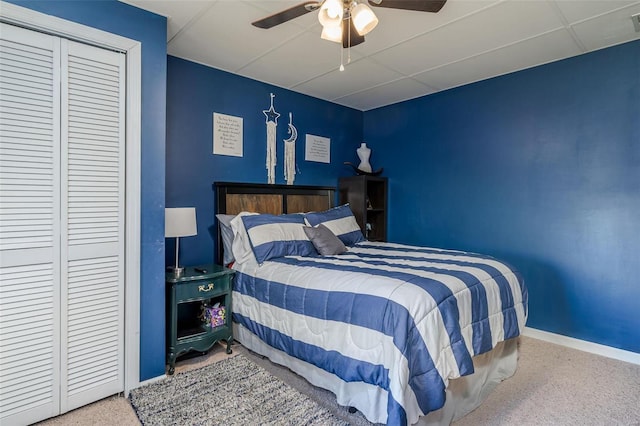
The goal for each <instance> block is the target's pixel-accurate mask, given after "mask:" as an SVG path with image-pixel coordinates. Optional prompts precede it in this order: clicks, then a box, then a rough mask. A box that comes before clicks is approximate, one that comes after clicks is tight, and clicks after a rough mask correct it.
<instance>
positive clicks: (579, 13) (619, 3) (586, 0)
mask: <svg viewBox="0 0 640 426" xmlns="http://www.w3.org/2000/svg"><path fill="white" fill-rule="evenodd" d="M555 2H556V4H557V5H558V8H560V10H561V11H562V14H563V15H564V17H565V18H566V19H567V22H568V23H569V24H573V23H576V22H579V21H583V20H585V19H589V18H593V17H595V16H599V15H602V14H605V13H608V12H612V11H615V10H617V9H620V8H622V7H625V6H629V5H632V4H634V3H640V2H638V0H607V1H594V0H555Z"/></svg>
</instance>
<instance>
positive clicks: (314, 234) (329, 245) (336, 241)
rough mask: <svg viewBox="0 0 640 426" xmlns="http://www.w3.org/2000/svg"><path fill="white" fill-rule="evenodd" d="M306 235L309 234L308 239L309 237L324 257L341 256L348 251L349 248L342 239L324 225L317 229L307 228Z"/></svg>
mask: <svg viewBox="0 0 640 426" xmlns="http://www.w3.org/2000/svg"><path fill="white" fill-rule="evenodd" d="M304 233H305V234H307V237H309V239H310V240H311V242H312V243H313V246H314V247H315V248H316V250H318V253H320V254H321V255H323V256H328V255H333V254H340V253H344V252H345V251H347V247H345V245H344V243H343V242H342V241H340V238H338V237H336V235H335V234H334V233H333V232H331V230H330V229H329V228H327V227H326V226H324V225H323V224H319V225H318V226H315V227H312V226H305V227H304Z"/></svg>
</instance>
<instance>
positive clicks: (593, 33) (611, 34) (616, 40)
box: [573, 3, 640, 51]
mask: <svg viewBox="0 0 640 426" xmlns="http://www.w3.org/2000/svg"><path fill="white" fill-rule="evenodd" d="M636 13H640V3H637V4H635V5H632V6H629V7H625V8H623V9H620V10H617V11H616V12H612V13H608V14H606V15H601V16H599V17H597V18H594V19H590V20H587V21H583V22H581V23H579V24H576V25H573V30H574V31H575V33H576V35H577V36H578V38H579V39H580V41H581V42H582V43H583V44H584V46H585V47H586V48H587V49H588V50H589V51H591V50H597V49H602V48H603V47H608V46H613V45H616V44H620V43H624V42H627V41H631V40H638V39H640V33H638V32H636V31H635V28H634V26H633V21H632V20H631V15H635V14H636Z"/></svg>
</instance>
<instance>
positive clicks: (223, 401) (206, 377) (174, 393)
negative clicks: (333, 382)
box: [130, 355, 348, 426]
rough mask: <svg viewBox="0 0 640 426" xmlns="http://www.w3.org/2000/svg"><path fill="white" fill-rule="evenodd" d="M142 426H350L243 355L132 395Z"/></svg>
mask: <svg viewBox="0 0 640 426" xmlns="http://www.w3.org/2000/svg"><path fill="white" fill-rule="evenodd" d="M130 400H131V405H133V408H134V410H135V411H136V414H137V415H138V418H139V419H140V422H141V423H142V424H143V425H154V426H155V425H186V424H190V425H239V426H240V425H241V426H245V425H309V426H312V425H318V426H319V425H322V426H325V425H327V426H333V425H336V426H337V425H348V423H345V422H344V421H342V420H340V419H339V418H337V417H335V416H334V415H333V414H332V413H331V412H330V411H328V410H327V409H325V408H323V407H321V406H320V405H318V404H317V403H316V402H314V401H313V400H311V399H310V398H309V397H308V396H306V395H304V394H302V393H300V392H298V391H297V390H296V389H294V388H292V387H291V386H289V385H287V384H286V383H284V382H283V381H282V380H280V379H279V378H278V377H276V376H274V375H272V374H270V373H269V372H267V371H266V370H265V369H263V368H262V367H260V366H258V365H256V364H255V363H254V362H252V361H250V360H248V359H247V358H246V357H245V356H243V355H236V356H234V357H231V358H228V359H224V360H222V361H219V362H216V363H215V364H212V365H209V366H206V367H202V368H199V369H195V370H191V371H186V372H184V373H179V374H176V375H175V376H174V377H167V378H166V379H163V380H161V381H158V382H155V383H152V384H149V385H147V386H143V387H140V388H138V389H135V390H133V391H131V395H130Z"/></svg>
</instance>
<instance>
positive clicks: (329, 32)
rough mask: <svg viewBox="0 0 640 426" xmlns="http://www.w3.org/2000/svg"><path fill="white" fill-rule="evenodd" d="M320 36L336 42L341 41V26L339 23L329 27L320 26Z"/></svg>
mask: <svg viewBox="0 0 640 426" xmlns="http://www.w3.org/2000/svg"><path fill="white" fill-rule="evenodd" d="M320 38H322V39H324V40H329V41H334V42H336V43H342V27H341V26H340V25H338V26H336V27H331V26H329V25H327V26H326V27H322V34H320Z"/></svg>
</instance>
